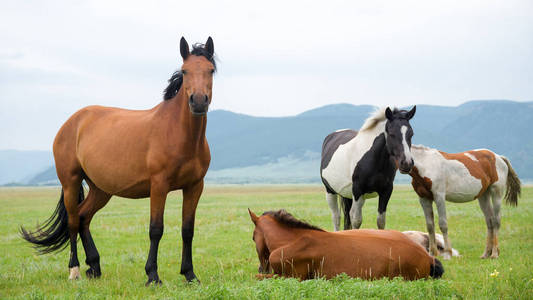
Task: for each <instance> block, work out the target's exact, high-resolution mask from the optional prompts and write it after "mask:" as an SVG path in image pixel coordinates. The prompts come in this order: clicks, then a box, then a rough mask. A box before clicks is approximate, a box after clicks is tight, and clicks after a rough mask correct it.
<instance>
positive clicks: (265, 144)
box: [0, 100, 533, 185]
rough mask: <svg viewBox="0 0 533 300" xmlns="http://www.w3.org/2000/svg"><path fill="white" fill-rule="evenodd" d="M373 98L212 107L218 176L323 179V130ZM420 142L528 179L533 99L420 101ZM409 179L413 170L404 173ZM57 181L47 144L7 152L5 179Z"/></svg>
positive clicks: (344, 123) (210, 134) (343, 122)
mask: <svg viewBox="0 0 533 300" xmlns="http://www.w3.org/2000/svg"><path fill="white" fill-rule="evenodd" d="M375 109H376V107H374V106H371V105H352V104H332V105H327V106H323V107H319V108H316V109H312V110H309V111H306V112H303V113H301V114H299V115H296V116H290V117H254V116H249V115H244V114H238V113H233V112H230V111H225V110H215V111H212V112H209V114H208V122H207V123H208V125H207V139H208V142H209V145H210V148H211V157H212V159H211V166H210V168H209V171H208V174H207V177H206V180H207V181H208V182H215V183H303V182H309V183H312V182H320V176H319V165H320V151H321V147H322V141H323V139H324V137H325V136H326V135H327V134H329V133H331V132H333V131H335V130H337V129H342V128H353V129H358V128H359V127H360V126H361V125H362V124H363V122H364V120H365V119H366V118H367V117H368V116H369V114H370V113H371V112H372V111H374V110H375ZM411 125H412V128H413V131H414V136H413V139H412V141H413V144H423V145H425V146H429V147H432V148H437V149H439V150H442V151H445V152H461V151H465V150H470V149H478V148H488V149H491V150H493V151H494V152H496V153H498V154H501V155H505V156H507V157H508V158H509V159H510V160H511V162H512V164H513V167H514V168H515V170H516V171H517V173H518V175H519V176H520V177H521V178H522V179H523V180H526V181H527V180H529V179H533V156H532V155H531V153H533V130H532V129H533V102H514V101H508V100H480V101H469V102H466V103H464V104H462V105H459V106H455V107H451V106H434V105H417V112H416V115H415V117H414V118H413V119H412V120H411ZM398 180H400V181H406V180H408V177H405V176H398ZM6 183H22V184H31V185H36V184H37V185H38V184H54V183H57V179H56V175H55V170H54V168H53V161H52V155H51V153H50V152H47V151H29V152H26V151H16V150H2V151H0V184H6Z"/></svg>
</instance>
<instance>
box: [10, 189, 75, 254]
mask: <svg viewBox="0 0 533 300" xmlns="http://www.w3.org/2000/svg"><path fill="white" fill-rule="evenodd" d="M63 198H64V195H63V189H61V197H60V198H59V202H58V203H57V206H56V209H55V211H54V213H53V214H52V216H50V218H48V220H46V221H45V222H44V223H43V224H42V225H38V226H37V229H36V230H35V231H33V232H29V231H26V229H24V227H22V226H21V227H20V234H21V235H22V238H23V239H25V240H26V241H28V242H30V243H32V244H33V247H34V248H35V249H37V251H38V252H39V254H45V253H50V252H54V251H61V250H63V249H64V248H65V247H66V246H67V241H68V240H69V230H68V215H67V210H66V208H65V202H64V199H63ZM84 198H85V195H84V191H83V186H81V187H80V191H79V194H78V203H81V202H82V201H83V199H84Z"/></svg>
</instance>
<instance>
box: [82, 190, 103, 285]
mask: <svg viewBox="0 0 533 300" xmlns="http://www.w3.org/2000/svg"><path fill="white" fill-rule="evenodd" d="M87 183H88V184H89V194H88V195H87V198H86V199H85V201H83V202H82V203H81V205H80V207H79V213H80V225H81V229H80V237H81V242H82V243H83V248H84V249H85V263H86V264H87V265H88V266H89V269H88V270H87V271H86V272H85V274H86V275H87V277H88V278H96V277H100V275H102V272H101V270H100V254H98V250H97V249H96V245H95V244H94V241H93V238H92V236H91V231H90V230H89V226H90V224H91V220H92V218H93V216H94V214H95V213H96V212H97V211H98V210H100V209H101V208H102V207H104V206H105V205H106V204H107V202H108V201H109V198H111V195H109V194H107V193H105V192H104V191H102V190H101V189H99V188H98V187H96V186H95V185H94V184H93V183H92V182H91V181H90V180H87Z"/></svg>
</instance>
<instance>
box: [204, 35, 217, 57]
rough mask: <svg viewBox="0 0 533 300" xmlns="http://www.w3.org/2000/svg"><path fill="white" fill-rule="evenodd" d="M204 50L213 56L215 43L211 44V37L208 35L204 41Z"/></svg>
mask: <svg viewBox="0 0 533 300" xmlns="http://www.w3.org/2000/svg"><path fill="white" fill-rule="evenodd" d="M205 50H207V52H209V55H210V56H213V53H215V45H213V39H212V38H211V37H208V38H207V42H205Z"/></svg>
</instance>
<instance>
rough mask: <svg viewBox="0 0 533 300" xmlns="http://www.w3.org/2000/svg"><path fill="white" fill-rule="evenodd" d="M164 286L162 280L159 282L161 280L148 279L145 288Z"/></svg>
mask: <svg viewBox="0 0 533 300" xmlns="http://www.w3.org/2000/svg"><path fill="white" fill-rule="evenodd" d="M162 284H163V282H162V281H161V280H159V278H155V279H148V281H147V282H146V283H145V284H144V286H147V287H148V286H151V285H154V286H161V285H162Z"/></svg>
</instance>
